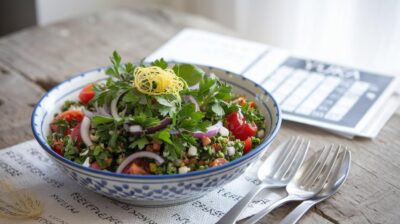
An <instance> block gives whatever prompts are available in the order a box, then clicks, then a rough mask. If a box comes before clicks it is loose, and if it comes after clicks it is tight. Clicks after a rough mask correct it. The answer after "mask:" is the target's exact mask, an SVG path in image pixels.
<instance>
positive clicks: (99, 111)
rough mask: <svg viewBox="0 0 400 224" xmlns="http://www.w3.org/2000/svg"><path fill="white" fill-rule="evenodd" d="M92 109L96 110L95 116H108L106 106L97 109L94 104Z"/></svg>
mask: <svg viewBox="0 0 400 224" xmlns="http://www.w3.org/2000/svg"><path fill="white" fill-rule="evenodd" d="M94 108H95V109H96V114H99V115H102V116H110V108H108V107H107V106H106V105H103V106H101V107H99V106H98V105H97V102H96V103H95V104H94Z"/></svg>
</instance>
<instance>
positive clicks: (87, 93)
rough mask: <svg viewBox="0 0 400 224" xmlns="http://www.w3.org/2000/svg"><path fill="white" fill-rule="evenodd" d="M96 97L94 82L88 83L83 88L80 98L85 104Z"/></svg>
mask: <svg viewBox="0 0 400 224" xmlns="http://www.w3.org/2000/svg"><path fill="white" fill-rule="evenodd" d="M93 97H94V91H93V84H89V85H87V86H86V87H85V88H83V89H82V91H81V92H80V93H79V100H80V101H81V103H83V104H87V103H89V101H90V100H91V99H93Z"/></svg>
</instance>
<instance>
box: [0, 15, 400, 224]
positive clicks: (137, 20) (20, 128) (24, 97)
mask: <svg viewBox="0 0 400 224" xmlns="http://www.w3.org/2000/svg"><path fill="white" fill-rule="evenodd" d="M187 26H190V27H195V28H201V29H205V30H210V31H215V32H220V33H225V34H226V33H227V34H231V35H234V33H232V32H231V31H229V30H227V29H225V28H223V27H220V26H218V25H216V24H214V23H213V22H211V21H208V20H206V19H204V18H200V17H196V16H192V15H186V14H180V13H176V12H174V13H173V12H171V11H167V10H161V9H123V10H122V9H121V10H114V11H108V12H103V13H99V14H95V15H92V16H88V17H82V18H77V19H73V20H68V21H65V22H62V23H58V24H55V25H51V26H45V27H35V28H31V29H26V30H23V31H21V32H18V33H15V34H12V35H9V36H5V37H2V38H1V39H0V114H1V116H0V123H1V127H0V148H4V147H7V146H11V145H13V144H16V143H20V142H23V141H25V140H29V139H32V138H33V136H32V133H31V128H30V115H31V112H32V108H33V107H34V105H35V103H36V101H37V100H38V99H39V97H40V96H41V95H42V94H44V93H45V91H46V90H48V89H49V88H51V87H52V86H54V85H55V84H57V83H59V82H61V81H63V80H65V79H66V78H68V77H70V76H73V74H77V73H79V72H82V71H85V70H88V69H91V68H95V67H100V66H104V65H107V64H109V61H108V59H107V56H108V55H110V53H111V52H112V51H113V50H114V49H116V50H118V51H119V52H120V53H121V54H122V56H123V58H125V59H129V60H130V61H135V60H139V59H142V58H143V57H145V56H147V55H148V54H150V53H151V52H153V51H154V50H155V49H157V48H158V47H159V46H161V45H162V44H163V43H164V42H165V41H167V40H168V39H169V38H171V37H172V36H173V35H174V34H176V33H177V32H178V31H179V30H181V29H182V28H183V27H187ZM290 135H303V136H305V137H307V138H310V139H311V140H312V142H313V145H314V146H315V147H319V146H322V145H323V144H328V143H337V144H342V145H347V146H349V147H350V149H351V151H352V159H353V160H352V164H351V172H350V176H349V178H348V180H347V182H346V183H345V184H344V186H343V187H342V188H341V189H340V191H339V192H338V193H337V194H335V195H334V196H333V197H332V198H330V199H329V200H327V201H325V202H323V203H321V204H319V205H317V206H316V207H315V208H313V209H312V211H310V212H308V213H307V215H306V216H305V217H304V218H303V219H302V220H301V223H399V222H400V203H399V201H400V159H399V158H400V116H399V113H397V114H395V115H394V116H393V117H392V118H391V119H390V120H389V122H388V123H387V124H386V126H385V127H384V128H383V130H382V131H381V133H380V134H379V136H378V137H377V138H375V139H373V140H370V139H359V138H356V139H354V140H348V139H344V138H341V137H338V136H335V135H332V134H330V133H328V132H325V131H323V130H321V129H317V128H313V127H309V126H305V125H301V124H295V123H291V122H283V127H282V129H281V131H280V133H279V136H278V141H280V140H282V139H284V138H285V137H287V136H290ZM294 205H295V204H291V205H288V206H284V207H282V208H280V209H278V210H277V211H275V212H274V213H272V214H271V215H269V216H268V217H266V218H264V220H263V221H262V223H266V222H269V223H270V222H277V221H278V220H280V219H281V218H282V217H283V216H284V215H285V214H286V213H287V212H288V211H289V210H290V208H293V207H294Z"/></svg>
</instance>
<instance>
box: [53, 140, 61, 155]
mask: <svg viewBox="0 0 400 224" xmlns="http://www.w3.org/2000/svg"><path fill="white" fill-rule="evenodd" d="M63 148H64V142H62V141H59V140H55V141H54V142H53V146H52V149H53V150H54V152H56V153H57V154H58V155H60V156H62V157H64V153H63V152H62V149H63Z"/></svg>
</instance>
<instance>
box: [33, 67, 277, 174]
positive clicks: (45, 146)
mask: <svg viewBox="0 0 400 224" xmlns="http://www.w3.org/2000/svg"><path fill="white" fill-rule="evenodd" d="M172 62H174V61H172ZM199 66H202V67H206V68H208V69H209V70H220V71H223V72H225V73H227V74H232V75H237V76H240V77H241V79H242V80H246V81H249V82H251V83H253V84H254V85H255V86H256V87H257V88H259V89H261V90H263V92H264V94H266V95H267V96H268V97H269V98H270V99H271V100H272V101H273V105H274V107H275V109H276V111H277V113H276V116H277V118H276V124H275V126H274V128H273V129H272V130H271V131H270V134H269V136H268V137H267V138H265V139H264V141H263V142H262V143H261V144H260V145H258V146H257V147H256V148H254V149H253V150H251V151H250V152H249V153H247V154H246V155H244V156H242V157H240V158H238V159H236V160H233V161H231V162H229V163H226V164H223V165H220V166H217V167H212V168H208V169H204V170H199V171H193V172H189V173H185V174H165V175H148V176H145V175H132V174H123V173H114V172H109V171H102V170H97V169H93V168H90V167H85V166H82V165H80V164H78V163H75V162H73V161H71V160H68V159H66V158H64V157H62V156H60V155H58V154H57V153H56V152H54V150H52V149H51V147H50V146H49V145H48V144H47V143H46V142H45V141H43V139H45V138H43V139H42V138H40V137H39V136H38V135H39V134H38V133H40V132H39V131H38V130H36V127H35V125H34V117H35V114H36V111H37V109H38V107H39V105H40V104H41V102H42V101H43V99H44V98H46V97H47V96H48V95H50V94H51V93H52V92H53V91H54V90H56V89H57V88H58V87H59V86H61V85H64V84H65V83H67V82H70V81H71V80H73V79H75V78H78V77H80V76H84V75H85V74H87V73H90V72H94V71H101V70H104V69H106V68H108V67H110V66H104V67H99V68H96V69H91V70H88V71H86V72H82V73H80V74H78V75H75V76H73V77H71V78H69V79H67V80H65V81H63V82H61V83H60V84H58V85H56V86H54V87H53V88H51V89H50V90H49V91H48V92H46V93H45V94H44V95H43V96H42V97H41V98H40V99H39V101H38V102H37V103H36V105H35V107H34V109H33V112H32V116H31V128H32V132H33V135H34V137H35V139H36V140H37V141H38V142H39V144H40V145H41V146H42V147H43V149H44V150H45V151H46V152H47V153H49V154H50V155H52V156H53V158H56V159H57V160H60V161H61V162H62V163H67V164H69V165H71V166H73V167H76V168H78V169H82V170H84V171H86V172H89V173H95V174H100V175H106V176H111V177H117V178H118V177H123V178H129V179H149V180H160V179H172V178H185V177H193V176H198V175H203V174H209V173H213V172H216V171H220V170H223V169H226V168H229V167H232V166H234V165H236V164H239V163H240V162H242V161H245V160H247V159H249V158H251V157H253V156H254V155H256V154H258V153H259V152H261V151H262V150H263V149H264V148H265V147H266V146H268V145H269V144H270V143H271V141H272V140H273V139H274V138H275V136H276V134H277V133H278V131H279V129H280V126H281V123H282V112H281V109H280V107H279V105H278V103H277V101H276V100H275V98H274V97H273V96H272V95H271V94H270V93H269V91H268V90H266V89H265V88H264V87H262V86H260V85H259V84H257V83H255V82H254V81H252V80H250V79H248V78H246V77H244V76H242V75H238V74H235V73H231V72H229V71H226V70H225V69H221V68H218V67H212V66H207V65H199ZM249 93H251V91H249ZM253 95H254V94H253ZM269 112H270V111H269Z"/></svg>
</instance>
